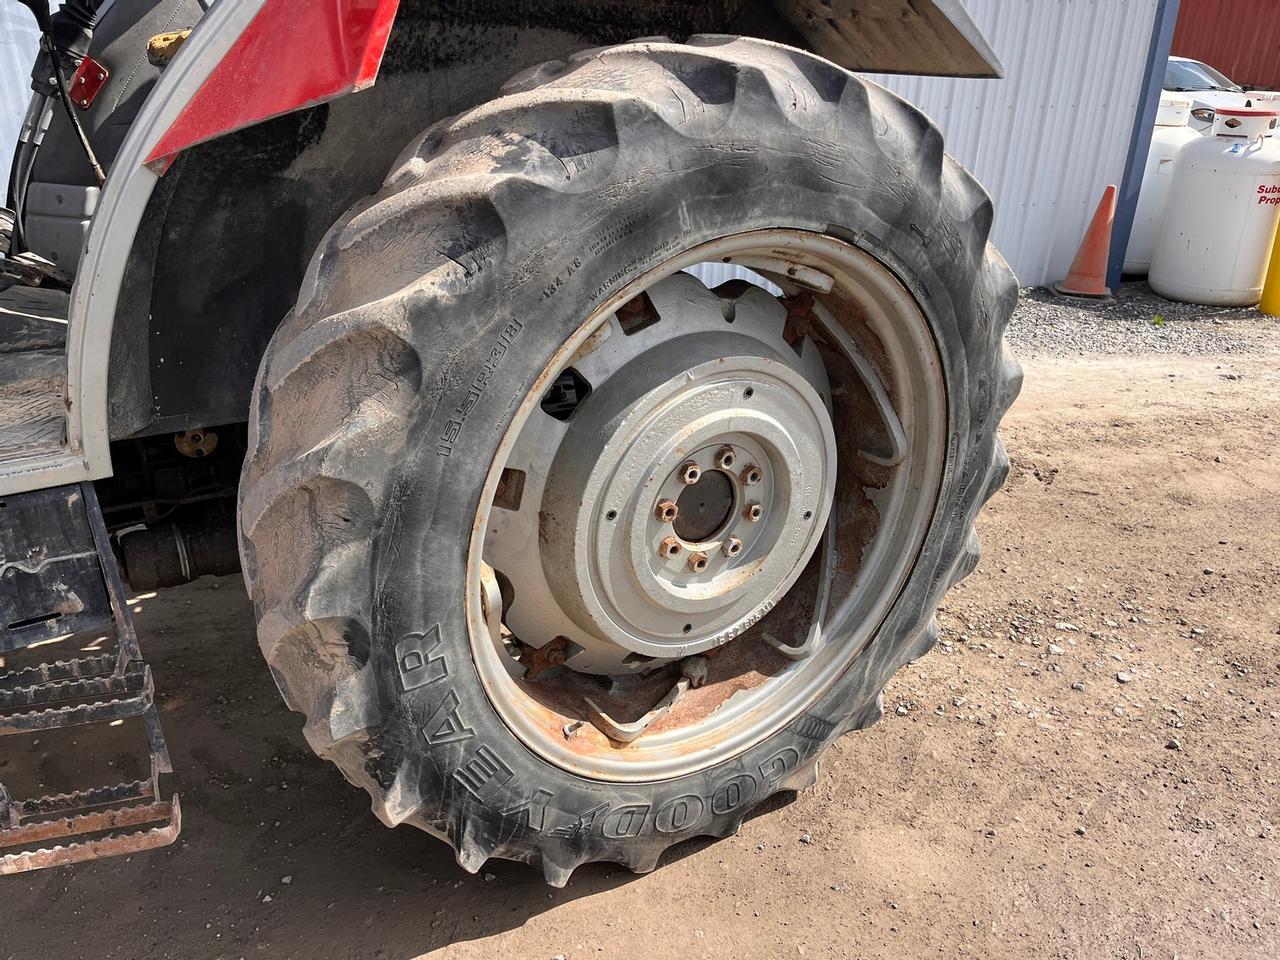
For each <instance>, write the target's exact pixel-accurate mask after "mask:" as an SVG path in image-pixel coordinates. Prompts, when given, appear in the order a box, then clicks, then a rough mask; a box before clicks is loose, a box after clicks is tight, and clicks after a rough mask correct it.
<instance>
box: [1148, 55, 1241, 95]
mask: <svg viewBox="0 0 1280 960" xmlns="http://www.w3.org/2000/svg"><path fill="white" fill-rule="evenodd" d="M1164 88H1165V89H1166V90H1177V91H1178V92H1180V93H1189V92H1192V91H1195V90H1229V91H1231V92H1232V93H1244V90H1243V89H1241V88H1240V87H1239V86H1238V85H1236V84H1234V83H1232V82H1231V81H1230V80H1229V79H1227V78H1226V77H1224V76H1223V75H1222V74H1221V73H1219V72H1218V71H1217V70H1215V69H1213V67H1211V66H1209V65H1208V64H1207V63H1200V62H1198V61H1196V60H1170V61H1169V64H1168V66H1166V67H1165V70H1164Z"/></svg>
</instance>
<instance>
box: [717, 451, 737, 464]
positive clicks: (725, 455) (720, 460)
mask: <svg viewBox="0 0 1280 960" xmlns="http://www.w3.org/2000/svg"><path fill="white" fill-rule="evenodd" d="M737 462H738V455H737V454H736V453H734V452H733V447H721V448H720V449H719V450H717V451H716V466H717V467H719V468H720V469H721V470H730V469H732V468H733V465H734V464H735V463H737Z"/></svg>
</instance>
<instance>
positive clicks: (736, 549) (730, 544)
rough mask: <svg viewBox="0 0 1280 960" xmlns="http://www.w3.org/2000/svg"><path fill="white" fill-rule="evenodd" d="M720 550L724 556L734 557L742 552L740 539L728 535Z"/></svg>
mask: <svg viewBox="0 0 1280 960" xmlns="http://www.w3.org/2000/svg"><path fill="white" fill-rule="evenodd" d="M720 551H721V552H722V553H723V554H724V555H725V556H726V557H736V556H737V555H738V554H740V553H741V552H742V540H741V539H740V538H739V537H730V538H729V539H728V540H726V541H725V542H724V546H722V547H721V548H720Z"/></svg>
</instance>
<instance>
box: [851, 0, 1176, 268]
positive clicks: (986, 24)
mask: <svg viewBox="0 0 1280 960" xmlns="http://www.w3.org/2000/svg"><path fill="white" fill-rule="evenodd" d="M966 6H967V7H968V8H969V10H970V12H971V13H972V14H973V17H974V20H976V21H977V23H978V25H979V26H980V27H981V28H982V30H983V31H984V32H985V33H986V35H987V37H988V38H990V40H991V42H992V44H993V45H994V46H995V49H996V52H997V53H998V54H999V55H1000V57H1001V59H1002V60H1003V61H1004V65H1005V69H1006V79H1004V80H955V79H948V78H940V77H876V78H875V79H877V80H879V81H880V82H881V83H883V84H884V85H885V86H887V87H889V88H890V89H891V90H893V91H894V92H896V93H898V94H899V95H900V96H903V97H905V98H906V99H908V100H910V101H912V102H913V103H915V104H917V105H919V106H920V107H922V108H923V109H924V111H925V112H926V113H928V114H929V115H930V116H931V117H932V118H933V119H934V121H935V122H936V123H937V124H938V125H939V126H940V127H941V128H942V131H943V133H944V134H945V135H946V139H947V149H948V150H949V151H950V152H951V153H952V154H953V155H954V156H955V157H956V158H957V159H959V160H960V161H962V162H963V163H964V164H965V165H966V166H968V167H969V168H970V169H971V170H973V171H974V172H975V173H976V174H977V175H978V179H979V180H981V181H982V182H983V184H984V185H985V186H986V187H987V189H988V190H989V191H990V192H991V195H992V197H993V198H994V200H995V206H996V222H995V237H994V239H995V242H996V244H997V245H998V246H999V247H1000V250H1001V252H1002V253H1003V254H1004V255H1005V257H1006V258H1007V259H1008V261H1009V263H1010V264H1011V265H1012V266H1013V268H1014V270H1015V271H1017V273H1018V278H1019V280H1021V281H1022V283H1023V284H1025V285H1033V284H1044V283H1052V282H1053V281H1055V280H1059V279H1061V278H1062V276H1063V275H1064V273H1065V272H1066V269H1067V267H1068V266H1069V265H1070V263H1071V259H1072V257H1073V256H1074V255H1075V251H1076V248H1077V247H1078V246H1079V243H1080V239H1081V237H1082V236H1083V234H1084V230H1085V227H1086V225H1087V224H1088V221H1089V218H1090V217H1091V216H1092V215H1093V211H1094V209H1095V208H1096V207H1097V205H1098V201H1099V200H1100V199H1101V198H1102V191H1103V188H1104V187H1105V186H1106V185H1107V184H1108V183H1117V184H1118V183H1120V180H1121V178H1122V177H1123V175H1124V167H1125V155H1126V152H1127V150H1128V148H1129V140H1130V136H1131V134H1132V129H1133V124H1134V118H1135V116H1136V115H1137V112H1138V107H1139V100H1140V98H1141V92H1142V91H1141V87H1142V77H1143V71H1144V68H1145V66H1146V61H1147V54H1148V51H1149V50H1150V47H1151V35H1152V28H1153V26H1154V23H1155V13H1156V6H1157V0H966Z"/></svg>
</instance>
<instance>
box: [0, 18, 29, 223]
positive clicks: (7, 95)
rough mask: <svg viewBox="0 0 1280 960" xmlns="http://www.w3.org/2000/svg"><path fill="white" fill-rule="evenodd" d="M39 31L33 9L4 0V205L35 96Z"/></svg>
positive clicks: (0, 165)
mask: <svg viewBox="0 0 1280 960" xmlns="http://www.w3.org/2000/svg"><path fill="white" fill-rule="evenodd" d="M37 44H38V41H37V33H36V23H35V20H34V19H33V18H32V16H31V11H29V10H28V9H27V8H26V7H23V6H20V5H18V4H16V3H10V2H5V0H0V178H2V179H0V205H3V204H4V202H5V196H6V194H7V193H8V190H9V164H10V163H11V162H12V160H13V145H14V144H15V143H16V142H17V140H18V130H19V128H20V127H21V126H22V118H23V117H24V116H26V113H27V104H28V103H29V102H30V100H31V64H32V62H33V61H34V60H35V55H36V46H37Z"/></svg>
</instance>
